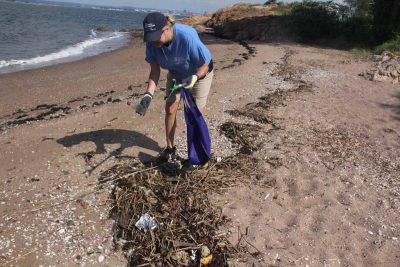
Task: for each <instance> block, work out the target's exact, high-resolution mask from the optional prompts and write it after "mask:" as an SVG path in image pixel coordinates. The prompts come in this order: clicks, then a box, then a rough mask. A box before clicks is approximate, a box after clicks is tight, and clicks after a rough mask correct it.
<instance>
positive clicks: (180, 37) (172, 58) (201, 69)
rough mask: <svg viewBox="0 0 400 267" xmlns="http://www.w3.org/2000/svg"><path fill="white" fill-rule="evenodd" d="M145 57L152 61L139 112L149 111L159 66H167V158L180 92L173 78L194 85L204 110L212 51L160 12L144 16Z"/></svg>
mask: <svg viewBox="0 0 400 267" xmlns="http://www.w3.org/2000/svg"><path fill="white" fill-rule="evenodd" d="M143 29H144V41H145V42H146V61H147V62H148V63H149V64H150V75H149V80H148V84H147V90H146V93H145V95H144V97H143V98H142V100H141V102H140V105H139V107H141V108H139V109H138V110H137V111H136V112H138V113H139V114H141V115H144V114H145V113H146V110H147V108H148V107H149V105H150V102H151V100H152V98H153V95H154V91H155V89H156V87H157V84H158V81H159V78H160V68H163V69H167V70H168V74H167V84H166V104H165V135H166V143H167V147H166V148H165V149H164V150H163V152H161V155H160V157H161V158H162V159H164V160H168V159H170V158H175V155H176V146H175V144H174V137H175V129H176V113H177V110H178V106H179V101H180V94H179V92H171V86H172V83H173V80H175V81H176V83H177V84H183V85H184V88H186V89H191V90H192V93H193V96H194V98H195V101H196V105H197V107H198V108H199V110H200V112H202V113H203V112H204V109H205V106H206V102H207V96H208V94H209V92H210V88H211V82H212V79H213V75H214V73H213V61H212V59H211V53H210V51H209V50H208V49H207V47H206V46H205V45H204V44H203V43H202V42H201V40H200V38H199V36H198V34H197V32H196V30H195V29H193V28H192V27H190V26H187V25H183V24H179V23H175V22H174V20H173V18H172V17H171V16H168V15H167V16H165V15H164V14H162V13H159V12H153V13H150V14H148V15H147V16H146V17H145V19H144V20H143Z"/></svg>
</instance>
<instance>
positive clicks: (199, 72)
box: [196, 64, 209, 79]
mask: <svg viewBox="0 0 400 267" xmlns="http://www.w3.org/2000/svg"><path fill="white" fill-rule="evenodd" d="M208 69H209V68H208V64H203V65H201V66H200V68H198V69H197V72H196V75H197V78H198V79H201V78H203V77H204V76H206V74H207V72H208Z"/></svg>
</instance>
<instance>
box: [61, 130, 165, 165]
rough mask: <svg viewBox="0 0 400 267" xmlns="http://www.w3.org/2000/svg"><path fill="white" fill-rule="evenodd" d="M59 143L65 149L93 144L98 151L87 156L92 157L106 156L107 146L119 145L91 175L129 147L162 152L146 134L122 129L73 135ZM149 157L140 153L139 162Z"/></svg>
mask: <svg viewBox="0 0 400 267" xmlns="http://www.w3.org/2000/svg"><path fill="white" fill-rule="evenodd" d="M56 141H57V143H59V144H61V145H63V146H64V147H72V146H74V145H78V144H80V143H82V142H93V143H95V144H96V150H95V151H91V152H88V153H87V154H89V153H90V154H91V157H92V156H93V155H94V154H105V153H106V152H107V151H106V148H105V145H106V144H119V145H120V146H119V147H118V148H117V149H115V150H113V151H111V152H110V153H109V155H108V156H107V157H106V158H105V159H104V160H102V161H101V162H100V163H98V164H96V166H94V167H92V169H91V170H90V171H89V173H92V172H93V171H94V170H95V169H96V168H97V167H98V166H100V165H101V164H103V163H104V162H105V161H107V160H108V159H109V158H110V157H112V156H114V157H118V156H120V155H121V153H122V152H123V150H124V149H126V148H129V147H134V146H138V147H143V148H146V149H150V150H154V151H160V150H161V148H160V146H159V145H158V143H157V142H156V141H154V140H153V139H151V138H149V137H147V136H146V135H144V134H141V133H139V132H136V131H128V130H122V129H105V130H98V131H92V132H86V133H79V134H72V135H68V136H65V137H63V138H60V139H57V140H56ZM148 158H149V155H147V154H145V153H139V160H140V161H142V162H143V161H146V160H148Z"/></svg>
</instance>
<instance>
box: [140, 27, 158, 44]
mask: <svg viewBox="0 0 400 267" xmlns="http://www.w3.org/2000/svg"><path fill="white" fill-rule="evenodd" d="M161 34H162V29H160V30H158V31H154V32H145V33H144V41H145V42H155V41H158V40H160V38H161Z"/></svg>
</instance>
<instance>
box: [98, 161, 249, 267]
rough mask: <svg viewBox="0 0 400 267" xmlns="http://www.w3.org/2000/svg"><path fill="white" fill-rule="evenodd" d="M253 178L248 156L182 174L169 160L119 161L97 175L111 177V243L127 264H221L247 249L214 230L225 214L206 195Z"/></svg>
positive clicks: (218, 162)
mask: <svg viewBox="0 0 400 267" xmlns="http://www.w3.org/2000/svg"><path fill="white" fill-rule="evenodd" d="M256 176H257V161H256V160H254V159H252V158H251V157H248V156H247V157H243V156H234V157H230V158H225V159H223V160H221V159H219V160H217V161H212V162H211V163H210V164H209V167H208V169H200V170H196V171H194V172H186V173H183V172H182V171H180V169H179V167H178V165H177V164H175V163H174V162H165V163H157V162H156V161H152V162H150V163H146V164H143V163H141V162H139V161H136V160H132V159H127V160H125V161H121V162H120V163H119V164H117V165H115V166H114V167H112V168H111V169H109V170H107V171H106V172H104V173H102V175H101V178H100V183H105V182H107V181H110V180H114V181H115V186H114V189H113V192H112V201H113V204H112V207H113V208H112V209H111V211H110V216H111V217H112V218H113V219H114V220H115V226H114V233H115V236H114V241H115V244H116V247H117V248H122V249H123V251H124V252H125V253H126V256H127V258H128V260H129V262H130V264H131V265H133V266H150V265H151V266H178V265H179V266H206V265H208V266H225V265H227V262H228V260H229V259H230V260H232V259H233V258H239V257H240V256H243V254H247V251H245V247H243V246H241V245H240V244H236V245H232V244H231V243H230V242H229V241H228V235H229V233H221V232H219V230H218V229H219V227H220V226H221V225H222V224H224V223H226V222H227V218H225V217H224V216H222V215H221V210H220V209H219V208H216V207H215V206H214V205H212V203H210V200H209V198H208V197H209V195H210V194H214V193H222V192H223V191H224V189H227V188H230V187H232V186H234V185H236V184H238V183H240V182H245V181H250V179H252V178H253V177H256ZM145 222H148V224H146V223H145ZM146 225H148V227H146ZM139 228H140V229H139Z"/></svg>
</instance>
